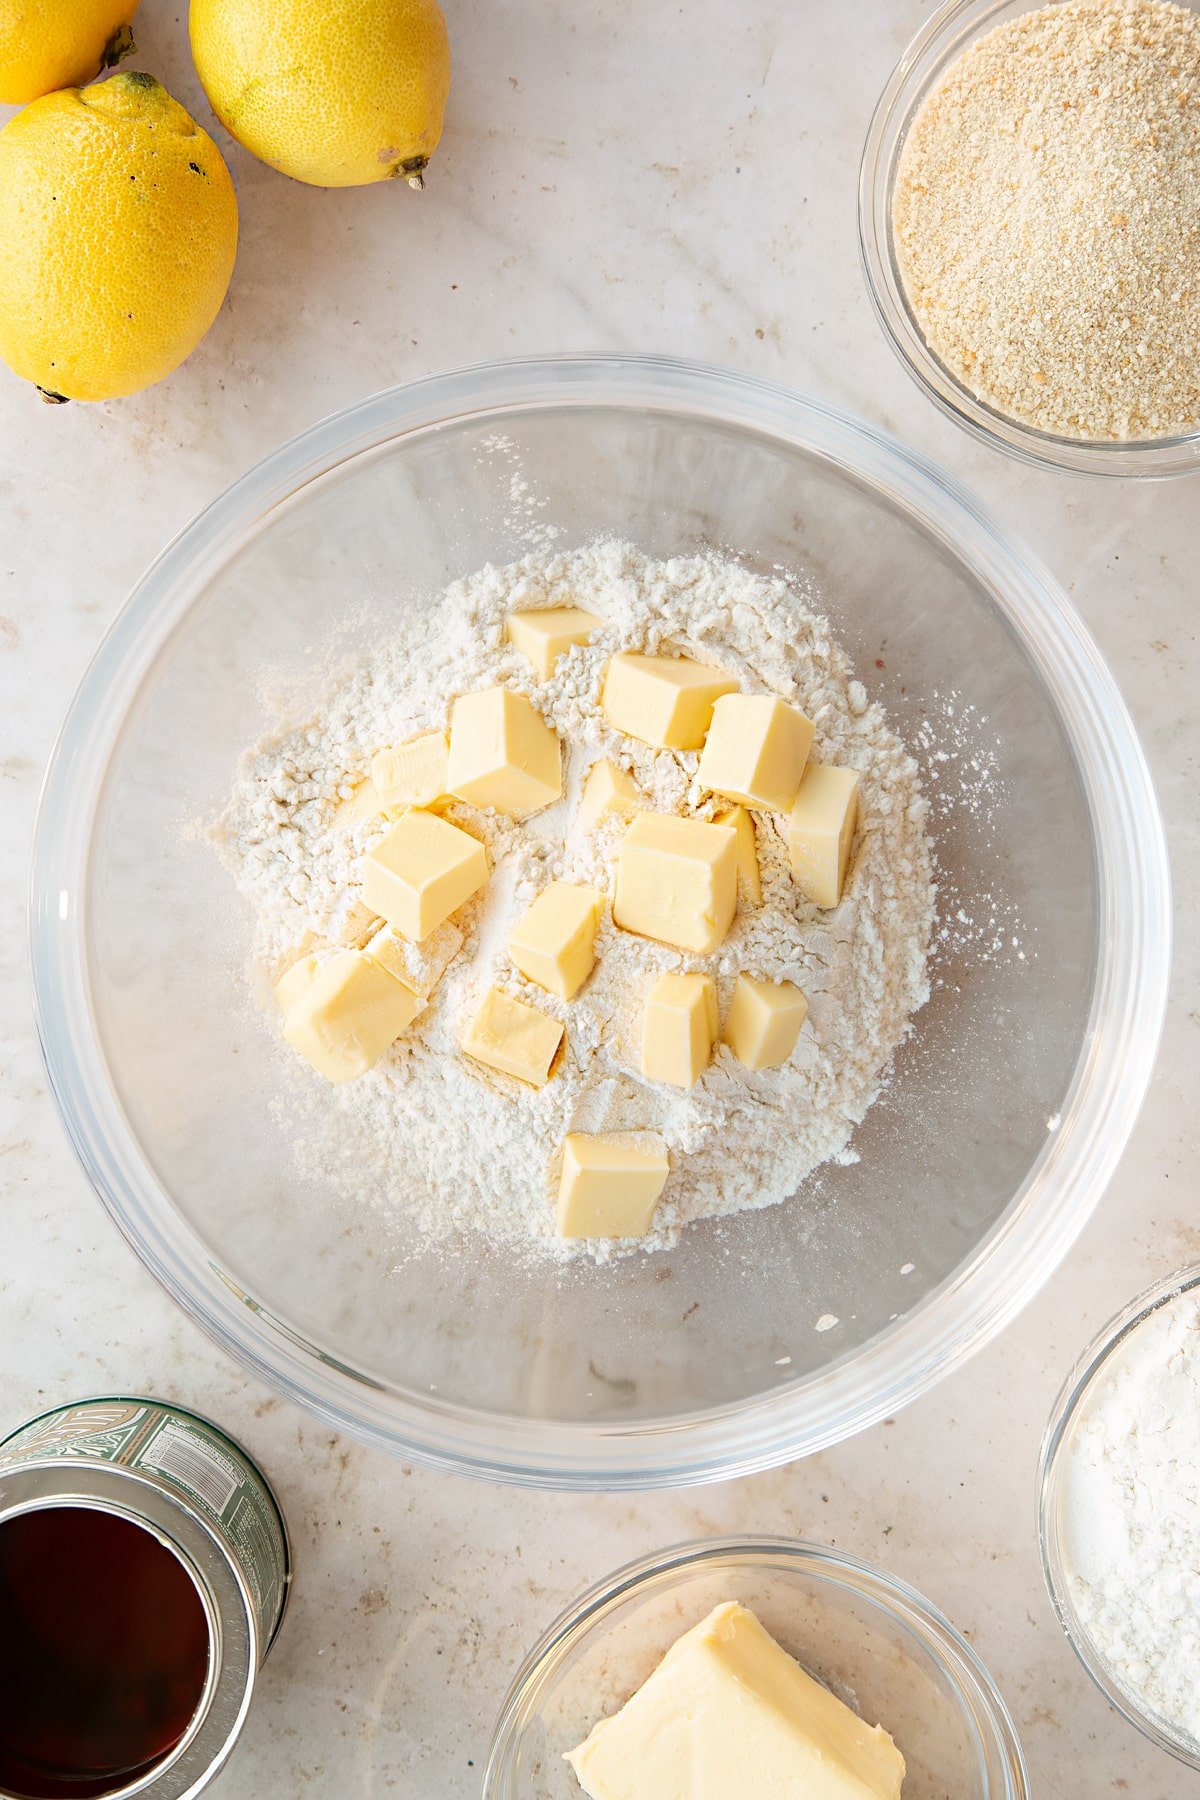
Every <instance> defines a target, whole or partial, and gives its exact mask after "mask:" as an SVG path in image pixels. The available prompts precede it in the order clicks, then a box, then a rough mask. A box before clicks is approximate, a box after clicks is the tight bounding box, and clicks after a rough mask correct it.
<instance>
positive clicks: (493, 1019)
mask: <svg viewBox="0 0 1200 1800" xmlns="http://www.w3.org/2000/svg"><path fill="white" fill-rule="evenodd" d="M562 1040H563V1027H562V1026H561V1025H560V1024H559V1022H558V1020H557V1019H551V1018H547V1016H546V1014H545V1013H544V1012H539V1011H538V1009H537V1007H536V1006H526V1004H525V1002H524V1001H523V1000H514V999H513V998H512V996H511V995H509V994H505V993H502V992H501V991H500V989H499V988H489V989H488V991H487V993H486V994H485V995H484V996H483V1002H482V1004H481V1006H480V1008H479V1011H478V1012H477V1013H476V1014H475V1017H474V1018H473V1019H472V1020H471V1024H470V1026H469V1028H468V1030H467V1035H466V1037H465V1038H464V1039H463V1044H462V1047H463V1049H464V1050H465V1051H466V1053H467V1055H468V1056H473V1057H474V1058H475V1061H476V1062H481V1063H486V1064H487V1066H488V1068H489V1069H499V1070H500V1072H501V1073H502V1074H504V1075H513V1076H515V1077H516V1079H517V1080H518V1081H527V1082H529V1084H530V1085H531V1086H532V1087H545V1085H546V1082H547V1081H548V1080H549V1078H550V1065H551V1063H552V1062H553V1061H554V1058H555V1056H556V1054H557V1052H558V1046H559V1045H560V1044H561V1043H562Z"/></svg>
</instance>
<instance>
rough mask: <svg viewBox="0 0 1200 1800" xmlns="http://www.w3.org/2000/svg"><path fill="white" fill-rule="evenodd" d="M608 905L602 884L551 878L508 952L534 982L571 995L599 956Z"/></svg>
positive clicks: (562, 995)
mask: <svg viewBox="0 0 1200 1800" xmlns="http://www.w3.org/2000/svg"><path fill="white" fill-rule="evenodd" d="M603 908H604V895H603V894H602V893H601V892H600V890H599V889H598V888H592V887H576V886H575V885H574V884H573V883H572V882H569V881H552V882H551V883H550V885H549V887H548V888H545V889H543V891H542V892H541V893H540V894H539V895H538V897H537V899H536V900H535V901H534V903H533V905H532V906H531V907H530V908H529V911H528V912H527V913H526V914H525V916H524V918H522V919H518V921H517V923H516V924H515V925H514V926H513V928H512V932H511V933H510V935H509V940H508V954H509V955H510V956H511V957H512V959H513V962H514V963H515V964H516V965H517V968H518V969H520V971H521V973H522V975H528V977H529V979H530V981H536V982H537V984H538V986H539V987H544V988H545V990H546V992H547V993H548V994H557V995H558V997H559V999H560V1000H569V999H570V998H571V996H572V995H573V994H575V993H577V992H578V991H579V989H580V988H581V987H582V986H583V984H584V982H585V981H586V980H587V978H588V976H589V975H590V974H591V972H592V968H593V966H594V964H595V961H596V926H597V924H598V923H599V919H600V914H601V912H602V911H603Z"/></svg>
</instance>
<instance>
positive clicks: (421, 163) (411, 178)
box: [392, 156, 429, 193]
mask: <svg viewBox="0 0 1200 1800" xmlns="http://www.w3.org/2000/svg"><path fill="white" fill-rule="evenodd" d="M428 167H429V158H428V157H427V156H408V157H406V158H405V159H404V161H403V162H400V163H397V164H396V167H395V169H394V170H393V171H392V173H393V174H395V175H402V176H403V177H404V179H405V181H407V183H408V185H409V187H410V188H416V190H417V192H418V193H420V192H421V190H422V189H423V188H424V186H425V170H426V169H427V168H428Z"/></svg>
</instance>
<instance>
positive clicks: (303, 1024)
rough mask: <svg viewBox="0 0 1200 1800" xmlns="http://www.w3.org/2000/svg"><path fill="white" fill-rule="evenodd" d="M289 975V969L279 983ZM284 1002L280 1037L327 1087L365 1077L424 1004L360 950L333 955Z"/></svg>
mask: <svg viewBox="0 0 1200 1800" xmlns="http://www.w3.org/2000/svg"><path fill="white" fill-rule="evenodd" d="M295 973H296V971H295V969H289V971H288V974H287V975H286V976H285V977H284V980H285V982H287V981H289V980H290V977H291V976H293V975H295ZM297 985H298V984H297ZM287 999H288V1007H287V1012H286V1014H285V1015H284V1022H283V1035H284V1037H285V1038H286V1039H287V1041H288V1043H289V1044H291V1046H292V1048H293V1049H294V1050H298V1051H299V1052H300V1054H301V1056H303V1057H304V1058H305V1060H306V1061H307V1062H308V1063H310V1064H311V1065H312V1067H313V1068H314V1069H315V1070H316V1071H317V1073H318V1075H324V1076H325V1078H326V1080H327V1081H332V1082H343V1081H353V1080H354V1079H355V1077H356V1076H359V1075H365V1074H366V1072H367V1070H368V1069H369V1068H370V1067H371V1066H372V1064H373V1063H376V1062H378V1061H379V1058H380V1057H381V1056H382V1055H383V1053H384V1051H385V1050H386V1049H387V1048H388V1046H389V1044H394V1043H395V1041H396V1039H397V1038H398V1037H399V1036H400V1035H401V1033H402V1032H405V1031H407V1029H408V1027H409V1026H410V1025H411V1024H412V1022H413V1020H414V1019H415V1018H416V1017H417V1014H418V1013H419V1012H421V1010H422V1008H423V1007H424V1004H425V1002H424V1001H423V1000H422V999H421V998H420V996H419V995H417V994H414V993H413V992H412V990H411V989H410V988H406V987H405V986H404V984H403V982H400V981H397V980H396V978H395V976H393V975H389V974H388V972H387V970H386V969H384V968H382V967H381V966H380V964H379V963H377V962H374V961H373V960H372V958H371V957H369V956H367V955H365V954H364V952H363V951H361V950H335V951H334V953H333V955H332V956H330V957H328V958H327V959H326V960H325V961H324V962H323V963H320V964H319V965H318V966H317V968H316V969H315V970H313V972H312V977H311V979H310V980H309V981H308V983H307V984H306V985H305V986H304V988H303V991H302V992H297V991H296V988H295V987H292V988H290V991H289V994H288V996H287Z"/></svg>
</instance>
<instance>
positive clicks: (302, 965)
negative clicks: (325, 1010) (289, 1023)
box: [271, 955, 320, 1016]
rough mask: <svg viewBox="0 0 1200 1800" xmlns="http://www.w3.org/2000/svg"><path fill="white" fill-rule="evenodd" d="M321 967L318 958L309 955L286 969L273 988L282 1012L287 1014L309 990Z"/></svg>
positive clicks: (272, 990)
mask: <svg viewBox="0 0 1200 1800" xmlns="http://www.w3.org/2000/svg"><path fill="white" fill-rule="evenodd" d="M319 967H320V964H319V963H318V961H317V958H316V957H315V956H312V955H309V956H302V957H300V958H299V959H298V960H297V961H296V962H294V963H293V964H292V966H291V968H290V969H285V970H284V972H283V974H282V975H281V976H280V977H279V980H278V981H277V982H276V983H275V985H274V987H273V988H272V989H271V992H272V993H273V994H274V996H275V1000H276V1003H277V1004H278V1006H279V1010H280V1012H281V1013H283V1014H284V1015H285V1016H286V1015H287V1014H288V1013H289V1012H291V1010H292V1008H293V1006H295V1004H296V1002H297V1001H298V1000H299V999H300V998H301V996H302V995H303V994H306V993H307V992H308V989H309V987H310V986H311V984H312V978H313V976H314V975H315V974H316V972H317V970H318V968H319Z"/></svg>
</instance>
